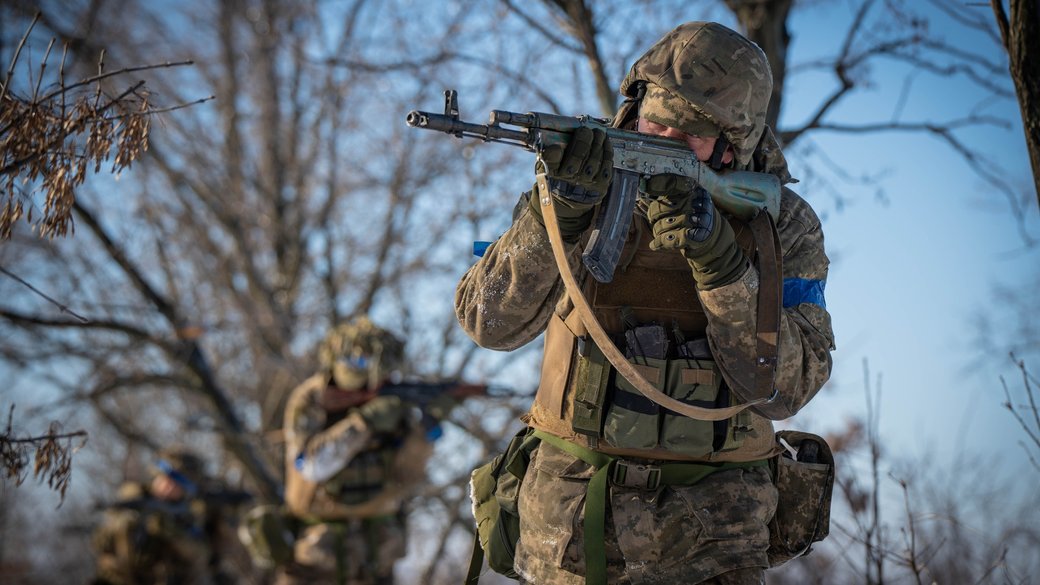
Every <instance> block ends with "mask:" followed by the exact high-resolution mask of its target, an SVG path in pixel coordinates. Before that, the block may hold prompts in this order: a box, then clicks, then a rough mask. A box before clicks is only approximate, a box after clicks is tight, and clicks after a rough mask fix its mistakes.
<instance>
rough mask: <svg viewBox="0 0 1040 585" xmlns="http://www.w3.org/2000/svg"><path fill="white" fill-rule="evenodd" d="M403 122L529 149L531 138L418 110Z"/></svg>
mask: <svg viewBox="0 0 1040 585" xmlns="http://www.w3.org/2000/svg"><path fill="white" fill-rule="evenodd" d="M405 122H407V123H408V125H409V126H411V127H413V128H425V129H427V130H437V131H440V132H447V133H448V134H454V135H455V136H458V137H462V136H470V137H472V138H480V139H482V140H505V141H508V142H514V143H518V145H519V146H524V147H526V148H530V142H531V136H530V135H529V134H528V133H527V132H526V131H523V130H509V129H508V128H502V127H501V126H498V125H494V124H492V125H487V124H471V123H470V122H463V121H462V120H459V119H458V118H453V117H451V116H445V115H444V114H434V113H431V112H421V111H419V110H412V111H411V112H408V116H407V117H406V118H405Z"/></svg>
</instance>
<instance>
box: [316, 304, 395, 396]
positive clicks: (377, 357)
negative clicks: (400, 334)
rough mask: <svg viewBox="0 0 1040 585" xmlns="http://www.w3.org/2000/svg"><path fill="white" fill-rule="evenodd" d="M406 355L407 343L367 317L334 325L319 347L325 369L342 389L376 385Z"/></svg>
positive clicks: (320, 359) (388, 374)
mask: <svg viewBox="0 0 1040 585" xmlns="http://www.w3.org/2000/svg"><path fill="white" fill-rule="evenodd" d="M403 358H404V343H403V342H402V341H401V340H400V339H398V338H397V337H396V336H394V335H393V334H392V333H390V332H389V331H387V330H386V329H383V328H381V327H378V326H376V325H375V324H373V323H372V321H371V320H370V319H369V318H368V317H367V316H361V317H357V318H355V319H353V320H352V321H350V322H349V323H343V324H340V325H337V326H336V327H334V328H332V330H331V331H329V333H328V334H327V335H326V336H325V339H324V340H323V341H322V342H321V345H320V346H319V347H318V359H319V361H320V363H321V367H322V369H323V370H324V371H325V373H326V375H328V376H330V377H331V378H332V380H333V381H334V382H335V383H336V386H338V387H339V388H340V389H342V390H361V389H365V388H375V387H376V386H378V385H379V384H380V383H381V382H382V381H383V380H386V379H387V378H388V377H389V376H390V374H391V373H392V372H393V371H394V370H397V369H399V368H400V367H401V365H402V361H403Z"/></svg>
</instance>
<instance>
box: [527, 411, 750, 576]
mask: <svg viewBox="0 0 1040 585" xmlns="http://www.w3.org/2000/svg"><path fill="white" fill-rule="evenodd" d="M534 435H535V436H536V437H538V438H539V439H541V440H542V441H543V442H545V443H548V444H550V445H552V446H553V447H556V448H557V449H559V450H561V451H563V452H565V453H568V454H570V455H573V456H575V457H577V458H578V459H581V460H582V461H584V462H585V463H587V464H589V465H591V466H592V467H594V468H596V470H597V471H596V473H595V475H593V476H592V479H590V480H589V487H588V491H587V492H586V494H585V530H584V535H583V538H584V540H585V583H586V584H587V585H606V583H607V547H606V543H605V542H604V539H605V536H604V533H605V525H606V507H607V481H608V480H609V481H610V482H611V483H613V484H614V485H616V486H620V487H630V488H634V489H641V490H646V491H653V490H656V489H658V488H659V487H660V486H669V485H685V486H689V485H694V484H696V483H697V482H699V481H700V480H702V479H704V478H705V477H708V476H709V475H711V474H712V473H715V472H717V471H725V470H727V469H748V468H753V467H766V466H767V465H769V460H768V459H761V460H758V461H747V462H727V463H688V462H674V463H662V464H660V465H655V464H649V463H633V462H628V461H624V460H620V459H618V458H617V457H614V456H612V455H607V454H605V453H600V452H598V451H592V450H591V449H586V448H585V447H582V446H581V445H578V444H575V443H571V442H570V441H567V440H565V439H561V438H560V437H557V436H556V435H551V434H549V433H546V432H544V431H538V430H536V431H534Z"/></svg>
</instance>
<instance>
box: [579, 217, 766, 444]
mask: <svg viewBox="0 0 1040 585" xmlns="http://www.w3.org/2000/svg"><path fill="white" fill-rule="evenodd" d="M743 227H744V226H743V225H742V224H739V223H738V222H734V228H735V229H736V230H737V234H738V235H737V238H738V242H739V243H740V244H741V246H742V247H744V249H745V251H747V252H748V253H749V255H750V252H751V249H752V248H753V245H754V244H753V240H752V238H751V237H750V233H749V232H748V230H746V229H743ZM648 242H649V235H648V228H647V226H646V225H645V223H644V222H643V221H641V220H640V219H639V218H636V221H635V222H634V228H633V230H632V233H631V234H630V241H629V243H628V247H627V248H626V252H627V254H628V255H627V258H625V260H626V265H625V267H624V269H623V270H620V271H619V272H618V273H617V274H616V275H615V278H614V280H613V281H612V282H610V283H609V284H601V283H598V282H592V283H590V284H589V285H587V287H586V288H587V296H588V298H589V301H590V304H591V305H592V307H593V310H594V312H595V313H596V316H597V318H598V319H599V321H600V323H602V324H603V326H604V328H605V329H606V330H607V331H608V332H610V333H611V334H612V335H613V337H614V338H615V343H616V345H617V346H618V347H619V348H620V349H623V350H624V353H625V357H626V358H627V359H628V361H629V362H630V363H632V364H633V366H634V367H635V368H636V369H637V370H638V371H639V372H640V373H641V374H642V375H643V376H644V377H645V378H646V379H647V381H649V382H650V383H651V384H652V385H653V386H654V387H655V388H656V389H657V390H659V391H661V392H663V393H664V394H666V395H667V396H669V397H670V398H674V399H676V400H678V401H680V402H683V403H686V404H690V405H692V406H698V407H701V408H724V407H728V406H731V405H732V404H731V401H732V399H733V398H732V394H731V392H730V391H729V388H728V387H727V386H726V383H725V382H724V380H723V378H722V375H721V373H720V372H719V369H718V367H717V366H716V364H715V361H714V359H712V355H711V350H710V349H709V346H708V341H707V339H706V338H705V330H706V328H707V318H706V317H705V315H704V310H703V308H702V307H701V305H700V302H699V300H698V297H697V291H696V288H695V283H694V281H693V279H692V278H691V276H690V273H689V270H690V268H689V265H688V264H687V262H686V260H685V258H683V257H682V256H681V254H679V253H678V252H676V253H674V254H667V253H662V252H652V251H650V250H649V247H648ZM666 324H667V326H666ZM570 367H571V372H572V374H573V375H572V376H571V378H570V384H569V386H570V388H569V392H571V393H573V397H574V408H573V415H572V418H571V426H572V430H573V431H574V432H576V433H580V434H582V435H584V436H586V437H587V439H588V441H589V444H590V446H592V447H593V448H600V447H606V448H608V449H611V448H612V449H620V450H625V451H633V450H634V451H637V452H638V451H646V452H647V453H646V454H647V456H651V457H652V456H658V455H660V454H661V452H662V451H663V452H667V453H670V454H672V455H675V456H679V457H681V458H692V459H707V458H710V457H711V456H712V454H717V453H722V452H726V451H732V450H735V449H737V448H739V447H740V446H741V444H742V443H743V440H744V437H745V435H746V433H747V432H748V431H749V429H750V426H751V421H752V419H751V416H752V415H751V413H750V412H749V411H746V410H745V411H742V412H740V413H738V414H737V415H736V416H734V417H732V418H730V419H727V420H722V421H702V420H695V419H692V418H689V417H687V416H683V415H681V414H677V413H674V412H672V411H671V410H668V409H667V408H663V407H661V406H660V405H658V404H656V403H655V402H653V401H652V400H650V399H648V398H646V397H645V396H643V395H642V394H641V393H640V392H639V391H638V390H636V389H635V388H634V387H633V386H632V385H631V384H630V383H629V382H628V381H627V380H626V379H625V378H624V376H621V375H619V374H618V373H617V371H616V370H615V369H614V368H613V367H612V366H611V365H610V363H609V362H608V361H607V359H606V358H605V356H604V355H603V353H602V351H600V349H599V348H598V347H596V344H595V343H593V342H592V341H591V340H589V339H586V338H582V337H579V338H577V348H576V351H575V352H574V354H573V355H572V363H571V365H570Z"/></svg>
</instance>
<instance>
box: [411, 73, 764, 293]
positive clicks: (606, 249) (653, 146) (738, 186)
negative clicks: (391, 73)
mask: <svg viewBox="0 0 1040 585" xmlns="http://www.w3.org/2000/svg"><path fill="white" fill-rule="evenodd" d="M406 121H407V123H408V125H409V126H412V127H414V128H425V129H427V130H437V131H440V132H446V133H448V134H452V135H454V136H457V137H459V138H462V137H471V138H479V139H481V140H483V141H484V142H504V143H506V144H512V145H514V146H520V147H522V148H524V149H526V150H529V151H533V152H541V151H542V149H544V148H545V147H547V146H550V145H553V144H566V142H567V141H568V139H569V137H570V134H571V133H572V132H573V131H574V130H576V129H578V128H582V127H585V128H595V129H599V130H603V131H605V132H606V133H607V136H608V137H609V138H610V143H611V146H613V148H614V176H613V179H612V180H611V182H610V190H609V191H608V192H607V196H606V199H605V200H604V202H603V208H602V211H601V213H600V214H599V218H598V220H597V222H596V226H595V228H594V229H593V231H592V235H591V238H590V239H589V243H588V245H587V246H586V247H585V252H584V253H583V254H582V261H583V262H584V264H585V267H586V268H588V270H589V272H590V273H591V274H592V276H593V277H595V278H596V280H598V281H600V282H610V281H611V279H613V277H614V269H615V268H616V267H617V263H618V260H619V259H620V258H621V249H622V248H623V247H624V245H625V239H626V237H627V236H628V228H629V226H630V225H631V222H632V211H633V210H634V208H635V205H636V200H637V199H638V197H639V183H640V180H641V179H643V178H646V177H650V176H653V175H657V174H664V173H672V174H677V175H683V176H686V177H689V178H691V179H693V181H694V182H696V183H697V184H698V185H700V186H702V187H704V189H705V190H707V191H708V193H710V194H711V198H712V200H713V201H714V202H715V204H716V205H718V206H719V207H720V208H721V209H723V210H724V211H726V212H728V213H731V214H733V215H734V216H736V217H737V218H739V219H742V220H750V219H751V218H753V217H754V216H755V215H756V214H758V212H759V211H760V210H762V209H765V210H766V211H767V212H769V214H770V215H772V216H773V219H774V220H775V219H776V218H777V216H778V215H779V213H780V180H779V179H778V178H777V177H776V176H774V175H770V174H767V173H756V172H752V171H723V172H715V171H714V170H712V169H711V167H709V166H708V165H706V164H704V163H702V162H700V161H699V160H697V157H696V155H695V154H694V153H693V151H691V150H690V149H689V148H688V147H687V146H686V145H684V144H679V143H677V142H676V141H675V140H673V139H669V138H662V137H660V136H652V135H649V134H642V133H640V132H634V131H631V130H619V129H617V128H613V127H611V126H610V121H609V120H606V119H602V118H593V117H591V116H588V115H584V116H578V117H571V116H560V115H557V114H543V113H538V112H529V113H526V114H519V113H515V112H506V111H503V110H492V111H491V117H490V120H489V122H488V124H486V125H484V124H472V123H469V122H463V121H462V120H460V119H459V103H458V92H456V91H455V90H453V89H449V90H447V91H445V92H444V113H443V114H432V113H429V112H421V111H418V110H413V111H411V112H409V113H408V117H407V119H406ZM503 124H505V125H508V126H516V127H518V128H520V129H518V130H513V129H509V128H503V127H502V125H503Z"/></svg>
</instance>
